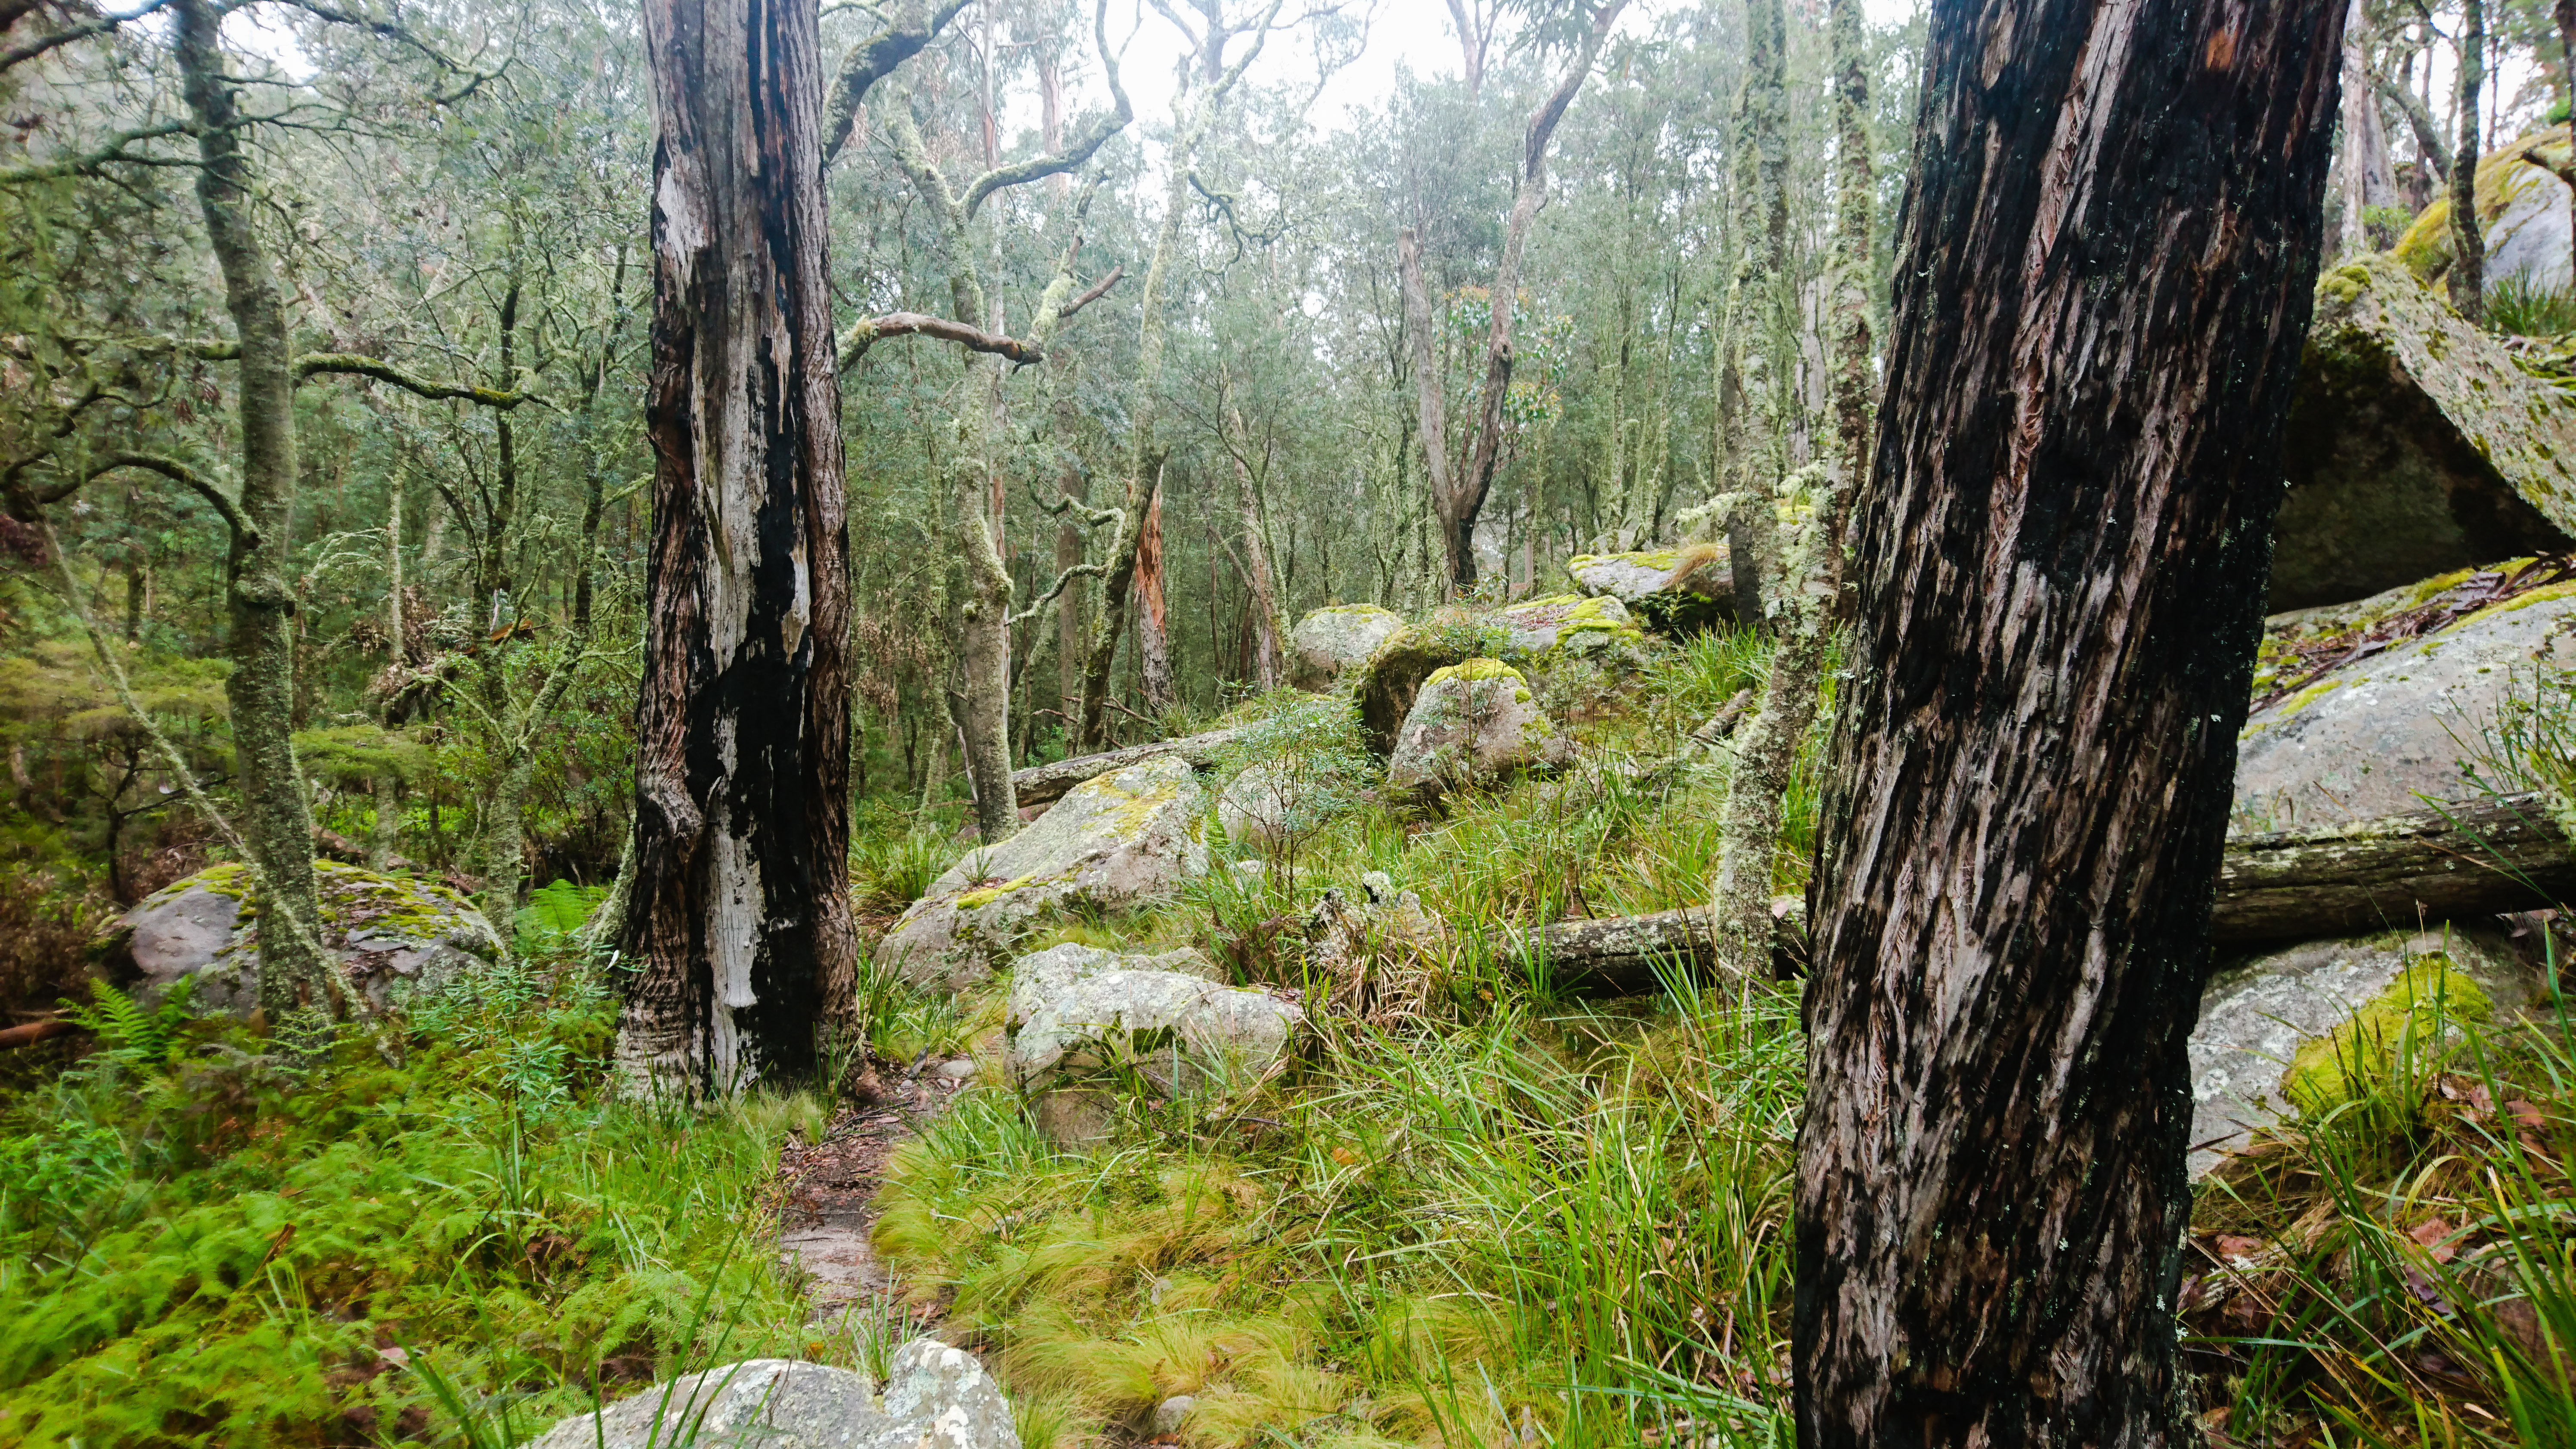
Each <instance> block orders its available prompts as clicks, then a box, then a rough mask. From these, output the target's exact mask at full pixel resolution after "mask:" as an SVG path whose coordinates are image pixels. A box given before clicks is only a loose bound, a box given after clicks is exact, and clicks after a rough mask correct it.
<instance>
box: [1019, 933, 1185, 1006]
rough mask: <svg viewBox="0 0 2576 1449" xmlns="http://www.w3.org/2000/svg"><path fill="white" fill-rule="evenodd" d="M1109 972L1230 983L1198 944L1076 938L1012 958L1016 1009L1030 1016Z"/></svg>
mask: <svg viewBox="0 0 2576 1449" xmlns="http://www.w3.org/2000/svg"><path fill="white" fill-rule="evenodd" d="M1109 971H1164V972H1169V973H1170V974H1172V975H1175V976H1195V977H1198V978H1199V979H1200V980H1202V981H1212V982H1215V983H1216V984H1217V985H1219V986H1223V985H1225V984H1226V979H1225V971H1224V970H1223V968H1221V967H1219V966H1218V965H1217V964H1216V963H1215V962H1214V961H1211V960H1209V959H1208V957H1207V953H1206V952H1204V951H1201V950H1200V949H1198V948H1197V947H1196V946H1182V947H1180V948H1178V949H1176V950H1171V951H1157V952H1153V953H1150V954H1138V953H1135V952H1129V951H1110V950H1105V949H1103V948H1101V947H1098V946H1085V945H1083V944H1081V943H1080V942H1077V941H1067V942H1064V943H1063V944H1061V945H1055V946H1049V947H1048V948H1046V949H1045V950H1043V951H1032V952H1030V953H1029V954H1028V955H1026V956H1022V957H1021V958H1020V959H1018V960H1017V961H1014V962H1012V963H1011V1014H1010V1020H1011V1021H1012V1022H1014V1023H1017V1022H1022V1021H1026V1020H1027V1019H1028V1018H1029V1017H1030V1015H1031V1014H1033V1013H1034V1012H1036V1010H1037V1009H1038V1007H1039V1006H1040V1005H1042V1004H1043V1003H1045V1002H1047V1001H1050V1000H1053V999H1054V998H1055V997H1057V996H1060V995H1062V994H1063V993H1064V992H1065V990H1066V989H1067V988H1069V987H1071V986H1072V985H1073V984H1074V983H1075V982H1077V981H1083V980H1087V979H1089V978H1091V977H1094V976H1098V975H1100V974H1102V973H1104V972H1109Z"/></svg>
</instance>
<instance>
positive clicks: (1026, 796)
mask: <svg viewBox="0 0 2576 1449" xmlns="http://www.w3.org/2000/svg"><path fill="white" fill-rule="evenodd" d="M1237 733H1238V731H1235V730H1210V731H1208V732H1207V733H1206V734H1203V735H1185V736H1183V737H1182V738H1180V739H1177V740H1155V741H1152V742H1151V743H1148V744H1142V745H1129V746H1128V747H1127V748H1125V749H1123V750H1111V751H1109V752H1108V753H1106V754H1099V755H1081V756H1077V757H1075V758H1073V759H1070V760H1058V761H1056V762H1055V763H1054V764H1051V765H1031V766H1030V767H1029V768H1027V769H1025V770H1018V771H1014V772H1013V773H1012V775H1011V790H1012V792H1013V793H1014V794H1016V795H1017V796H1018V797H1019V801H1020V803H1021V804H1022V805H1024V806H1025V805H1045V804H1050V803H1052V802H1054V801H1057V800H1060V799H1062V798H1064V793H1065V792H1066V791H1067V790H1070V789H1072V788H1073V787H1074V786H1076V785H1079V784H1081V783H1082V782H1084V781H1085V780H1096V779H1099V778H1100V777H1101V776H1103V775H1106V774H1110V773H1112V772H1114V771H1118V770H1123V769H1126V768H1127V767H1128V766H1129V765H1140V764H1143V763H1144V762H1145V761H1147V760H1152V759H1159V758H1161V757H1162V756H1164V755H1179V756H1180V757H1181V758H1182V759H1185V760H1187V761H1189V762H1190V768H1192V769H1194V770H1204V769H1206V768H1207V767H1208V766H1209V765H1212V764H1214V763H1215V762H1216V757H1217V752H1218V751H1220V750H1223V749H1224V748H1225V747H1226V746H1227V745H1230V744H1232V743H1234V739H1235V736H1236V734H1237Z"/></svg>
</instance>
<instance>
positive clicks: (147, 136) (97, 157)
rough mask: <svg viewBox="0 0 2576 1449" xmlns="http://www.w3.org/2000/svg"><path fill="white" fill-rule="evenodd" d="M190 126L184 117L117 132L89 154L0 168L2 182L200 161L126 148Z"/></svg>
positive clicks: (181, 133) (17, 183) (19, 183)
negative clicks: (122, 164)
mask: <svg viewBox="0 0 2576 1449" xmlns="http://www.w3.org/2000/svg"><path fill="white" fill-rule="evenodd" d="M189 130H190V127H189V125H188V123H187V122H185V121H164V122H162V123H161V124H160V125H157V126H143V127H140V128H138V129H135V130H132V131H127V132H124V133H122V134H120V135H118V136H117V137H116V138H115V139H113V140H111V141H109V142H108V143H107V144H106V145H104V146H101V147H99V148H98V149H97V150H95V151H92V152H90V153H88V154H87V155H83V156H73V157H68V158H66V159H64V160H61V161H46V162H41V163H39V164H37V165H34V166H13V167H10V168H9V169H7V170H0V186H23V185H26V184H27V183H29V182H33V181H51V180H54V179H56V178H57V177H63V176H95V175H97V174H99V171H100V169H101V168H103V167H105V166H107V165H109V164H110V163H112V162H120V161H121V162H126V163H129V164H132V165H136V166H194V165H196V164H197V159H196V158H195V157H193V156H189V157H175V156H133V155H128V154H127V153H126V150H125V148H126V147H128V146H131V145H133V144H134V143H135V142H137V141H150V140H156V139H158V138H160V137H163V136H184V135H186V134H187V133H188V131H189Z"/></svg>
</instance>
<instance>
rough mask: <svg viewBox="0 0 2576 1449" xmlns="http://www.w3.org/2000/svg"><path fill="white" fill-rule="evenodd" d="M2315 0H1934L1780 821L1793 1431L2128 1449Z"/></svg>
mask: <svg viewBox="0 0 2576 1449" xmlns="http://www.w3.org/2000/svg"><path fill="white" fill-rule="evenodd" d="M2344 4H2345V0H2277V3H2266V4H2256V3H2252V0H2145V3H2140V4H2135V5H2126V6H2099V5H2093V4H2089V3H2081V0H1991V3H1988V4H1985V5H1982V6H1965V5H1960V6H1941V7H1938V8H1936V9H1935V10H1934V11H1933V13H1932V24H1931V36H1930V41H1929V44H1928V46H1927V49H1926V53H1925V59H1924V70H1923V77H1924V86H1923V109H1922V113H1921V116H1920V119H1919V120H1918V123H1917V128H1916V133H1915V134H1916V156H1915V179H1914V181H1913V183H1912V185H1911V187H1910V188H1909V191H1908V195H1907V199H1906V203H1905V222H1904V225H1903V242H1902V245H1901V247H1900V256H1899V259H1898V265H1897V268H1896V276H1897V278H1898V282H1897V294H1896V307H1895V329H1894V335H1893V340H1892V345H1891V347H1890V349H1889V353H1888V356H1887V359H1886V366H1885V369H1884V376H1885V377H1886V378H1887V379H1888V380H1889V382H1888V393H1887V398H1886V405H1885V409H1884V411H1883V413H1882V415H1881V422H1880V431H1879V436H1878V441H1877V443H1876V445H1875V463H1874V468H1873V471H1872V473H1871V476H1870V479H1869V482H1868V485H1867V486H1866V488H1865V489H1864V490H1863V492H1862V494H1861V496H1860V499H1859V500H1858V501H1859V521H1858V524H1857V528H1856V537H1857V539H1858V544H1859V547H1858V600H1857V634H1858V638H1857V641H1856V648H1855V655H1854V657H1855V658H1856V659H1858V660H1860V661H1862V663H1861V667H1859V668H1858V669H1856V670H1855V671H1854V672H1853V677H1852V679H1851V681H1850V683H1849V685H1848V686H1847V687H1848V688H1849V690H1850V694H1849V696H1848V697H1847V700H1846V702H1845V703H1844V705H1843V706H1842V711H1841V719H1840V723H1839V728H1838V731H1837V742H1836V748H1835V764H1836V768H1835V769H1834V770H1833V772H1832V775H1831V780H1832V784H1831V787H1830V791H1829V794H1828V796H1827V800H1826V805H1825V811H1824V816H1823V823H1822V825H1821V827H1820V830H1819V851H1818V858H1817V863H1816V869H1815V872H1814V876H1813V880H1814V885H1813V887H1812V890H1813V897H1812V899H1813V902H1814V907H1815V909H1814V912H1813V914H1814V918H1815V921H1816V923H1817V925H1816V953H1817V954H1816V971H1815V975H1814V976H1813V978H1812V979H1811V981H1810V983H1809V989H1808V993H1807V1008H1808V1012H1809V1027H1810V1036H1809V1076H1810V1089H1809V1098H1808V1104H1807V1110H1806V1115H1805V1120H1804V1123H1803V1125H1802V1128H1801V1131H1800V1135H1799V1153H1798V1180H1797V1197H1796V1209H1795V1212H1796V1223H1797V1228H1796V1272H1797V1294H1796V1303H1795V1310H1794V1315H1793V1322H1792V1355H1793V1362H1794V1365H1795V1369H1796V1376H1797V1388H1796V1401H1795V1402H1796V1413H1797V1418H1798V1430H1799V1440H1800V1442H1801V1444H1803V1445H1807V1446H1811V1449H1822V1446H1833V1445H1862V1444H1883V1443H1900V1442H1901V1443H1908V1444H1919V1445H1950V1444H1958V1445H1966V1444H1980V1443H1991V1444H2028V1445H2067V1444H2086V1445H2162V1444H2167V1443H2174V1442H2179V1441H2181V1440H2182V1439H2183V1438H2185V1437H2186V1434H2187V1430H2186V1428H2185V1426H2183V1424H2182V1423H2181V1422H2180V1421H2179V1419H2178V1418H2177V1406H2178V1404H2179V1402H2180V1394H2179V1389H2180V1385H2179V1383H2178V1381H2177V1373H2178V1371H2179V1360H2178V1353H2177V1349H2176V1343H2175V1327H2174V1305H2175V1303H2176V1293H2177V1290H2178V1287H2179V1267H2180V1262H2181V1259H2180V1256H2179V1253H2180V1246H2181V1241H2182V1233H2183V1230H2184V1227H2185V1225H2186V1221H2187V1215H2188V1213H2189V1210H2190V1204H2191V1192H2190V1185H2189V1180H2188V1178H2187V1176H2186V1175H2185V1170H2184V1151H2185V1148H2186V1147H2187V1146H2188V1139H2189V1131H2190V1124H2191V1090H2190V1080H2189V1074H2188V1062H2187V1058H2186V1055H2185V1050H2184V1049H2185V1044H2186V1042H2187V1041H2188V1039H2189V1036H2190V1033H2191V1030H2192V1026H2193V1023H2194V1020H2195V1018H2196V1015H2197V1003H2198V999H2199V983H2200V973H2201V969H2202V963H2203V961H2204V960H2205V959H2206V956H2207V951H2208V943H2209V901H2210V886H2209V883H2210V882H2211V881H2213V880H2214V879H2215V878H2216V876H2217V873H2218V866H2219V860H2220V855H2221V851H2222V848H2223V843H2224V836H2225V830H2226V823H2227V813H2228V808H2229V802H2230V795H2231V777H2232V773H2233V766H2234V757H2235V740H2236V732H2237V729H2238V727H2239V726H2240V725H2241V724H2242V723H2243V721H2244V719H2245V715H2246V709H2247V700H2248V695H2249V690H2250V685H2251V678H2252V671H2253V663H2254V650H2255V645H2256V642H2257V640H2258V638H2259V631H2260V628H2261V623H2262V619H2261V614H2262V605H2263V595H2264V587H2265V580H2264V573H2265V553H2266V549H2267V543H2266V540H2268V539H2269V538H2270V536H2271V526H2272V520H2273V516H2274V514H2275V512H2276V511H2277V510H2278V507H2279V503H2280V497H2281V485H2280V482H2279V479H2280V476H2281V474H2280V466H2279V436H2280V428H2281V422H2282V417H2283V413H2284V411H2285V410H2286V408H2287V406H2288V402H2289V396H2290V385H2291V382H2292V379H2293V377H2294V375H2295V372H2296V368H2297V365H2298V359H2299V351H2300V338H2301V334H2302V332H2303V331H2304V329H2305V327H2306V324H2307V321H2308V315H2309V310H2310V307H2311V305H2312V295H2313V287H2314V284H2315V281H2316V269H2317V261H2318V252H2319V248H2320V245H2321V243H2322V240H2323V237H2322V232H2323V216H2322V199H2323V192H2324V186H2325V181H2326V170H2327V164H2328V159H2329V156H2330V154H2331V151H2332V143H2333V127H2334V113H2335V104H2336V81H2337V72H2338V69H2339V63H2340V59H2341V46H2340V42H2341V34H2342V28H2343V16H2344Z"/></svg>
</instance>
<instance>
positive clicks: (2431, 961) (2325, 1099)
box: [2281, 952, 2495, 1116]
mask: <svg viewBox="0 0 2576 1449" xmlns="http://www.w3.org/2000/svg"><path fill="white" fill-rule="evenodd" d="M2494 1012H2495V1008H2494V1005H2493V1003H2491V1002H2489V1001H2488V1000H2487V994H2486V991H2485V989H2484V988H2482V987H2480V986H2479V985H2478V983H2477V981H2476V980H2475V979H2474V978H2472V977H2471V976H2470V975H2469V974H2468V973H2467V972H2465V971H2462V970H2461V969H2459V968H2458V967H2457V966H2454V965H2453V964H2451V958H2450V957H2449V956H2447V955H2444V954H2442V953H2440V952H2434V953H2432V954H2430V955H2427V956H2423V957H2419V958H2418V959H2417V960H2416V961H2415V962H2414V963H2413V964H2412V965H2410V966H2408V967H2407V968H2406V969H2405V971H2403V972H2402V973H2400V974H2399V975H2398V977H2397V979H2396V980H2395V981H2392V982H2390V983H2389V984H2388V989H2387V990H2386V991H2383V992H2381V993H2380V994H2379V995H2378V996H2377V997H2375V998H2373V999H2372V1000H2371V1001H2370V1002H2369V1003H2368V1004H2366V1005H2364V1006H2363V1007H2362V1008H2361V1009H2360V1010H2358V1011H2356V1012H2354V1013H2353V1014H2352V1018H2351V1019H2350V1020H2349V1021H2346V1022H2345V1023H2344V1024H2343V1025H2341V1026H2339V1027H2336V1028H2335V1029H2334V1030H2333V1031H2330V1032H2328V1033H2326V1034H2325V1035H2324V1036H2321V1037H2318V1038H2316V1039H2315V1040H2313V1041H2311V1042H2309V1043H2308V1044H2307V1045H2305V1046H2303V1047H2301V1048H2299V1050H2298V1053H2297V1055H2295V1056H2293V1057H2291V1058H2290V1067H2289V1070H2288V1071H2286V1072H2284V1073H2282V1074H2281V1091H2282V1094H2283V1095H2284V1096H2286V1097H2288V1098H2289V1099H2290V1101H2291V1102H2293V1103H2295V1104H2296V1105H2297V1106H2298V1108H2299V1110H2300V1111H2302V1112H2306V1113H2308V1114H2309V1115H2311V1116H2317V1115H2321V1114H2323V1113H2326V1112H2329V1111H2332V1110H2333V1109H2334V1108H2336V1107H2339V1106H2342V1105H2344V1104H2346V1103H2348V1102H2353V1101H2357V1100H2360V1099H2361V1098H2363V1097H2366V1096H2368V1095H2370V1094H2371V1093H2372V1092H2373V1091H2375V1090H2378V1089H2380V1088H2383V1087H2385V1086H2387V1085H2389V1084H2390V1083H2391V1080H2392V1078H2393V1077H2394V1076H2395V1074H2396V1073H2397V1072H2398V1071H2400V1070H2401V1069H2403V1068H2405V1067H2407V1066H2409V1065H2411V1064H2412V1063H2414V1062H2415V1061H2417V1060H2418V1059H2419V1058H2420V1057H2423V1056H2426V1055H2429V1054H2430V1053H2431V1052H2432V1050H2433V1049H2434V1048H2436V1047H2437V1046H2439V1045H2440V1043H2441V1040H2442V1036H2443V1032H2444V1029H2445V1027H2446V1026H2447V1025H2448V1024H2449V1023H2453V1022H2478V1021H2485V1020H2487V1019H2488V1018H2489V1017H2491V1016H2493V1015H2494Z"/></svg>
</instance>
